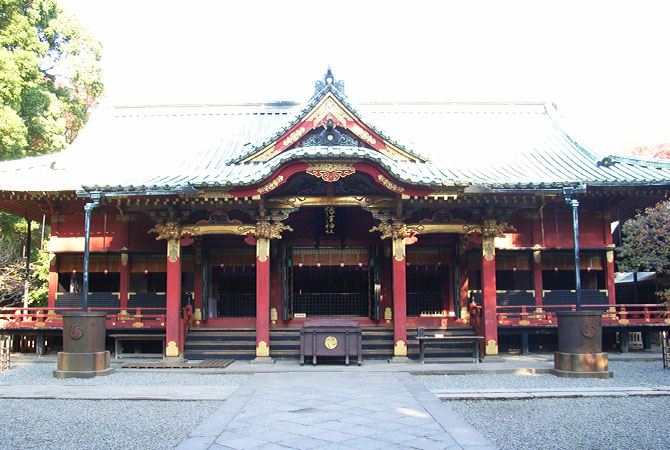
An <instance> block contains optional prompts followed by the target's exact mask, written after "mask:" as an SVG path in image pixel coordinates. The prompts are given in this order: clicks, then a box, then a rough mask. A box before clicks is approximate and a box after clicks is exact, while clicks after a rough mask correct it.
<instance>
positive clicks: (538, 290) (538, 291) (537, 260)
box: [533, 250, 543, 308]
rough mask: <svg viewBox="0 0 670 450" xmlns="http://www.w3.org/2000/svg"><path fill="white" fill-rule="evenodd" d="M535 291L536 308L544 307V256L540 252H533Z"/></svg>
mask: <svg viewBox="0 0 670 450" xmlns="http://www.w3.org/2000/svg"><path fill="white" fill-rule="evenodd" d="M533 289H535V306H537V307H538V308H541V307H542V300H543V297H542V289H543V285H542V254H541V252H540V251H539V250H535V251H534V252H533Z"/></svg>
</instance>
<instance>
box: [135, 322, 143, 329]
mask: <svg viewBox="0 0 670 450" xmlns="http://www.w3.org/2000/svg"><path fill="white" fill-rule="evenodd" d="M133 328H144V324H143V323H142V322H135V323H133Z"/></svg>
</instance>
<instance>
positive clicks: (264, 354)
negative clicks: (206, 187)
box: [254, 219, 293, 363]
mask: <svg viewBox="0 0 670 450" xmlns="http://www.w3.org/2000/svg"><path fill="white" fill-rule="evenodd" d="M285 230H286V231H293V228H291V227H289V226H287V225H284V224H283V223H281V222H280V221H279V220H274V221H273V222H270V221H269V220H268V219H263V220H260V221H258V222H257V223H256V230H255V233H254V235H255V237H256V359H255V360H254V362H255V363H266V362H269V363H271V362H273V360H272V359H271V358H270V240H271V239H281V233H282V232H283V231H285Z"/></svg>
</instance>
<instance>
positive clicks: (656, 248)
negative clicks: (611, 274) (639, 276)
mask: <svg viewBox="0 0 670 450" xmlns="http://www.w3.org/2000/svg"><path fill="white" fill-rule="evenodd" d="M622 230H623V239H622V243H621V247H620V248H619V249H618V252H619V258H620V259H619V270H621V271H640V270H648V271H652V272H659V273H663V272H666V271H668V270H670V201H663V202H660V203H659V204H657V205H656V206H654V207H653V208H647V209H646V210H645V211H644V213H640V214H637V215H636V216H635V217H634V218H633V219H630V220H629V221H627V222H626V223H624V224H623V228H622Z"/></svg>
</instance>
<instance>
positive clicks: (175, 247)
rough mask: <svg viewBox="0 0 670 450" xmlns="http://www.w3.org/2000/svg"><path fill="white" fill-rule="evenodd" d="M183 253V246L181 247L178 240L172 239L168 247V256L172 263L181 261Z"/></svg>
mask: <svg viewBox="0 0 670 450" xmlns="http://www.w3.org/2000/svg"><path fill="white" fill-rule="evenodd" d="M180 253H181V246H180V245H179V240H178V239H170V240H169V241H168V246H167V255H168V259H169V260H170V262H171V263H175V262H177V260H179V254H180Z"/></svg>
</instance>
